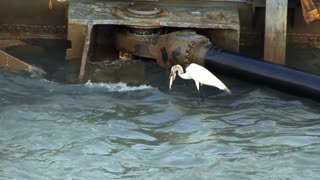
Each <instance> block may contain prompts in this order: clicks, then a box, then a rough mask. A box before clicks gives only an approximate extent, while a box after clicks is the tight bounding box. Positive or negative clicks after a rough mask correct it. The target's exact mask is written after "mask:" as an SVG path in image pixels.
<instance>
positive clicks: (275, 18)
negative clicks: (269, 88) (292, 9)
mask: <svg viewBox="0 0 320 180" xmlns="http://www.w3.org/2000/svg"><path fill="white" fill-rule="evenodd" d="M287 11H288V0H270V1H269V0H268V1H266V18H265V36H264V59H265V60H268V61H271V62H273V63H277V64H285V58H286V35H287Z"/></svg>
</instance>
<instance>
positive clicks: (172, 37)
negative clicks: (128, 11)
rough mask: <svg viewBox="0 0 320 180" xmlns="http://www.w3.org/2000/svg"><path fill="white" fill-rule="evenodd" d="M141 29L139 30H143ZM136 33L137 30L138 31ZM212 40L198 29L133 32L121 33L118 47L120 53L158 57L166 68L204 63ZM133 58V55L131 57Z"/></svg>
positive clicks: (118, 37)
mask: <svg viewBox="0 0 320 180" xmlns="http://www.w3.org/2000/svg"><path fill="white" fill-rule="evenodd" d="M140 31H141V29H139V31H138V32H140ZM134 32H135V31H134ZM209 45H211V42H210V41H209V39H208V38H206V37H205V36H202V35H199V34H197V33H196V32H194V31H176V32H172V33H168V34H160V32H157V33H151V32H150V33H148V34H147V33H143V34H136V33H130V31H125V32H119V33H117V38H116V47H117V49H118V50H119V51H120V52H126V53H130V54H133V55H134V56H138V57H143V58H151V59H156V60H157V63H158V64H159V65H161V66H163V67H165V68H169V67H171V66H172V65H174V64H181V65H188V64H190V63H192V62H193V63H197V64H202V65H203V64H204V57H205V54H206V51H207V48H206V47H208V46H209ZM131 57H133V56H131Z"/></svg>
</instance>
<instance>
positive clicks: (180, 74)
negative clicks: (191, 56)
mask: <svg viewBox="0 0 320 180" xmlns="http://www.w3.org/2000/svg"><path fill="white" fill-rule="evenodd" d="M176 71H177V72H178V75H179V76H180V77H181V78H182V79H190V76H189V75H188V74H186V73H184V71H183V68H182V67H181V66H177V69H176Z"/></svg>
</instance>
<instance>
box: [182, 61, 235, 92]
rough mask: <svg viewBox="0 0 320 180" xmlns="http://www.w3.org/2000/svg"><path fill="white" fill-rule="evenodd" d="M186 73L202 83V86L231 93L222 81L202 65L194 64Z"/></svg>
mask: <svg viewBox="0 0 320 180" xmlns="http://www.w3.org/2000/svg"><path fill="white" fill-rule="evenodd" d="M186 72H187V73H189V75H190V76H191V77H192V79H194V80H195V81H198V82H200V83H201V84H205V85H208V86H214V87H217V88H219V89H220V90H226V91H229V89H228V88H227V87H226V85H224V84H223V82H222V81H220V80H219V79H218V78H217V77H216V76H215V75H213V74H212V73H211V72H210V71H208V70H207V69H206V68H204V67H202V66H200V65H197V64H194V63H192V64H190V65H189V66H188V67H187V68H186Z"/></svg>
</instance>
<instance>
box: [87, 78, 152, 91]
mask: <svg viewBox="0 0 320 180" xmlns="http://www.w3.org/2000/svg"><path fill="white" fill-rule="evenodd" d="M85 86H86V87H89V88H106V89H108V91H110V92H127V91H139V90H145V89H151V88H152V87H151V86H148V85H140V86H128V84H126V83H121V82H120V83H92V82H91V81H90V80H89V81H88V82H87V83H86V84H85Z"/></svg>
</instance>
